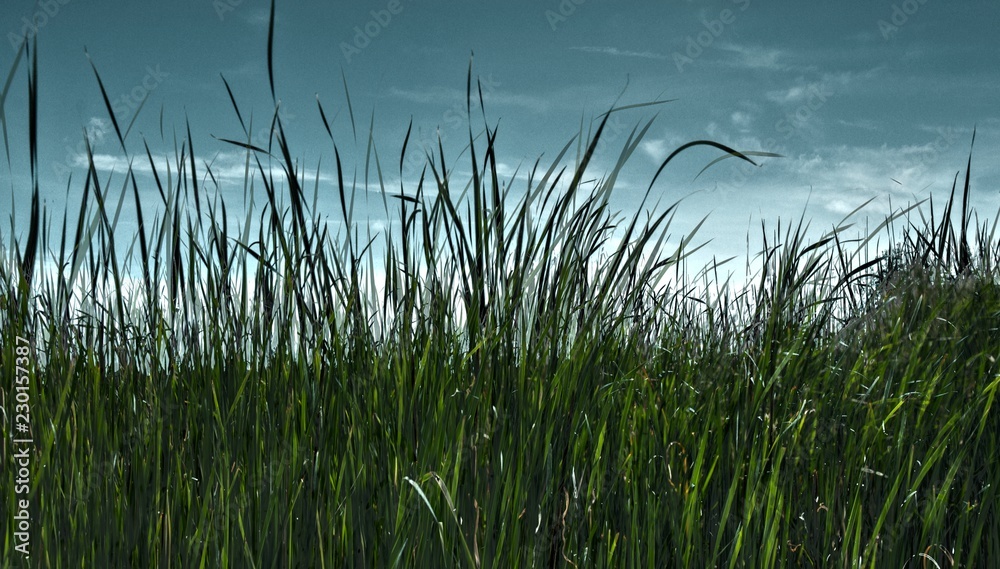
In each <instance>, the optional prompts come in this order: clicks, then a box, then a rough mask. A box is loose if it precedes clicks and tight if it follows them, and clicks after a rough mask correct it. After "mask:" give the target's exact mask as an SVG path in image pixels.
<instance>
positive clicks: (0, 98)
mask: <svg viewBox="0 0 1000 569" xmlns="http://www.w3.org/2000/svg"><path fill="white" fill-rule="evenodd" d="M27 48H28V38H25V39H24V41H23V42H21V47H20V48H19V49H18V50H17V55H15V56H14V63H13V64H12V65H11V66H10V71H9V72H8V73H7V80H6V81H4V84H3V91H0V128H2V129H3V147H4V150H5V151H6V153H7V168H8V169H10V146H9V144H8V139H7V114H6V113H5V112H4V108H5V103H6V102H7V93H8V92H9V91H10V84H11V82H12V81H13V80H14V73H16V72H17V68H18V66H19V65H20V64H21V57H23V56H24V52H25V50H27Z"/></svg>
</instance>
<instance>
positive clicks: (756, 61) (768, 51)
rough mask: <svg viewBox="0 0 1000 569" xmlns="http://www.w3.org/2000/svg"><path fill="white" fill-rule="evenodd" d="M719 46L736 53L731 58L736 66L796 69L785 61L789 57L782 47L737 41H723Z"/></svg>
mask: <svg viewBox="0 0 1000 569" xmlns="http://www.w3.org/2000/svg"><path fill="white" fill-rule="evenodd" d="M719 47H720V48H721V49H723V50H725V51H728V52H731V53H734V54H736V57H735V58H734V59H731V60H729V64H730V65H733V66H736V67H742V68H745V69H754V70H767V71H789V70H793V69H796V68H795V67H794V66H792V65H790V64H788V63H787V62H786V61H784V60H786V59H787V54H785V52H783V51H781V50H780V49H775V48H768V47H761V46H755V45H740V44H735V43H723V44H721V45H720V46H719ZM800 70H801V69H800Z"/></svg>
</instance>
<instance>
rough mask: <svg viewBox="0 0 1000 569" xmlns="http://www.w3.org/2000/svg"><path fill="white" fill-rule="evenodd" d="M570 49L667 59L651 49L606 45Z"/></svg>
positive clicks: (617, 55) (619, 55)
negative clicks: (643, 49)
mask: <svg viewBox="0 0 1000 569" xmlns="http://www.w3.org/2000/svg"><path fill="white" fill-rule="evenodd" d="M570 49H572V50H574V51H582V52H586V53H599V54H603V55H611V56H615V57H639V58H643V59H659V60H663V59H667V56H666V55H663V54H662V53H655V52H652V51H629V50H624V49H618V48H617V47H608V46H575V47H571V48H570Z"/></svg>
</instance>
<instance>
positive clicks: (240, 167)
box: [72, 150, 334, 184]
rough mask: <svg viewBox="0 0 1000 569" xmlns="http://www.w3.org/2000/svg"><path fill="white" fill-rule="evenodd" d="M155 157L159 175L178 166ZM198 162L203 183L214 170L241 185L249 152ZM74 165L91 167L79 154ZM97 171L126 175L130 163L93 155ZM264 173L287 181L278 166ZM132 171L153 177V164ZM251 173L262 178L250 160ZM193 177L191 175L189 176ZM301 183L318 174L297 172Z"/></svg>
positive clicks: (143, 162)
mask: <svg viewBox="0 0 1000 569" xmlns="http://www.w3.org/2000/svg"><path fill="white" fill-rule="evenodd" d="M156 158H157V157H156V156H155V155H154V160H155V161H156V162H157V163H156V169H157V172H159V173H160V175H161V176H162V175H163V173H164V172H166V171H167V169H168V168H171V169H172V168H175V167H176V165H175V164H174V163H173V159H172V158H168V157H166V156H164V157H162V160H157V159H156ZM195 162H196V164H197V165H198V175H199V177H201V178H202V179H203V180H208V179H209V175H208V173H209V171H211V174H212V176H214V177H215V179H216V180H218V181H220V182H228V183H239V184H242V183H243V181H244V178H245V176H246V174H247V165H246V153H245V152H242V151H238V150H236V151H229V150H227V151H225V152H219V153H217V154H215V155H214V156H212V157H211V158H205V157H195ZM72 165H73V166H75V167H79V168H86V167H88V165H89V162H88V160H87V157H86V156H85V155H78V156H76V157H74V160H73V164H72ZM94 168H96V169H97V170H98V171H99V172H114V173H117V174H124V173H126V172H128V169H129V161H128V159H127V158H126V157H125V156H122V155H120V154H106V153H102V154H94ZM264 169H265V172H269V174H270V175H273V176H274V178H275V180H284V179H285V173H284V170H283V169H282V167H281V166H280V165H278V164H272V165H270V167H269V166H268V165H267V163H266V162H264ZM132 172H133V173H135V174H140V175H143V174H145V175H152V173H153V167H152V166H151V165H150V163H149V160H147V159H137V160H133V161H132ZM249 174H250V176H251V177H254V176H259V175H260V171H259V170H258V169H257V165H256V162H254V161H253V159H251V161H250V170H249ZM188 175H190V174H188ZM297 175H298V176H299V181H300V182H301V183H302V184H307V183H315V181H316V173H315V171H312V172H302V171H300V172H298V173H297ZM319 181H320V182H323V183H332V182H333V181H334V178H333V177H332V176H330V175H328V174H323V173H320V175H319Z"/></svg>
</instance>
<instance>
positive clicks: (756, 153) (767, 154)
mask: <svg viewBox="0 0 1000 569" xmlns="http://www.w3.org/2000/svg"><path fill="white" fill-rule="evenodd" d="M743 154H744V155H745V156H760V157H765V158H784V157H785V156H784V155H783V154H776V153H774V152H763V151H758V150H749V151H744V152H743ZM736 157H737V156H736V155H735V154H726V155H724V156H719V157H718V158H716V159H715V160H712V161H711V162H709V163H708V164H706V165H705V167H704V168H702V169H701V171H699V172H698V175H697V176H695V177H694V179H695V180H697V179H698V177H699V176H701V175H702V174H704V173H705V170H708V169H709V168H711V167H712V166H714V165H715V164H716V163H718V162H722V161H723V160H726V159H728V158H736ZM759 167H760V166H758V168H759Z"/></svg>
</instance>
